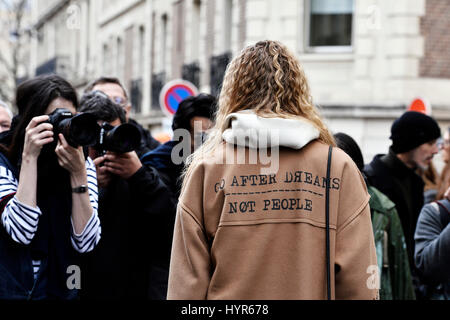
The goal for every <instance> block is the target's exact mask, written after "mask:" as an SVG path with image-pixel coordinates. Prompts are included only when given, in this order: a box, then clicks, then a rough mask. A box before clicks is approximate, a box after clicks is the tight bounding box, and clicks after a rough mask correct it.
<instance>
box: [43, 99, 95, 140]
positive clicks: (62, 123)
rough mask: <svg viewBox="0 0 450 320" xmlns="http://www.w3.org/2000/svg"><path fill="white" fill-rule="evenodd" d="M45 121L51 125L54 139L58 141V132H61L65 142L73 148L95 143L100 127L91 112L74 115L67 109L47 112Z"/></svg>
mask: <svg viewBox="0 0 450 320" xmlns="http://www.w3.org/2000/svg"><path fill="white" fill-rule="evenodd" d="M47 122H48V123H50V124H52V125H53V132H54V133H55V141H58V134H60V133H62V134H63V135H64V138H65V139H66V140H67V143H68V144H69V145H70V146H72V147H74V148H78V147H79V146H83V147H84V146H93V145H95V144H96V143H97V139H98V136H99V132H100V127H99V125H98V124H97V121H96V119H95V117H94V116H93V115H91V114H87V113H82V114H78V115H75V116H74V115H73V114H72V112H70V111H69V110H68V109H63V108H58V109H56V110H55V111H53V112H52V113H51V114H49V119H48V121H47Z"/></svg>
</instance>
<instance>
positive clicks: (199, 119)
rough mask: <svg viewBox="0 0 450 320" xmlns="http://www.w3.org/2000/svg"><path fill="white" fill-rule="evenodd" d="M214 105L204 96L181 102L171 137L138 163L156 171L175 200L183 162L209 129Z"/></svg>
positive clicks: (173, 122) (178, 190) (179, 187)
mask: <svg viewBox="0 0 450 320" xmlns="http://www.w3.org/2000/svg"><path fill="white" fill-rule="evenodd" d="M216 103H217V101H216V98H214V97H213V96H212V95H209V94H204V93H203V94H199V95H198V96H195V97H189V98H186V99H185V100H183V101H182V102H181V103H180V105H179V106H178V109H177V112H176V113H175V115H174V118H173V120H172V130H173V131H174V138H173V139H172V140H171V141H169V142H166V143H165V144H163V145H161V146H159V147H158V148H156V149H155V150H153V151H150V152H148V153H146V154H145V155H143V156H142V157H141V161H142V163H144V164H146V165H148V166H151V167H153V168H155V169H157V170H158V172H159V174H160V175H161V178H162V179H163V180H164V182H165V183H166V185H167V186H169V187H170V189H171V190H172V192H173V193H174V194H175V196H176V198H177V199H178V196H179V195H180V190H181V182H182V181H181V179H180V178H181V176H182V173H183V169H184V161H185V160H186V158H187V157H188V156H189V155H190V154H191V153H192V152H193V151H194V150H195V148H196V147H198V146H200V145H201V143H202V142H203V140H204V139H205V138H206V131H207V130H208V129H209V128H210V127H211V126H212V121H213V119H214V112H215V109H216Z"/></svg>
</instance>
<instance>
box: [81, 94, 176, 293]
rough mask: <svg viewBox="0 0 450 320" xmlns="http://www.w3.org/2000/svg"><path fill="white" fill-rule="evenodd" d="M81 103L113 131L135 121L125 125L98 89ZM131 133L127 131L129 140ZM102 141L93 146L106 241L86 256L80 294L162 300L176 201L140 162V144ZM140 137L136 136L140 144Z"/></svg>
mask: <svg viewBox="0 0 450 320" xmlns="http://www.w3.org/2000/svg"><path fill="white" fill-rule="evenodd" d="M81 106H82V107H81V110H83V111H84V112H86V113H90V114H93V115H94V116H95V117H96V118H97V120H98V123H99V124H100V125H101V126H102V127H103V128H104V129H106V131H108V130H109V133H112V132H113V130H117V131H118V130H120V129H121V127H122V126H132V125H131V124H124V122H125V116H124V111H123V109H122V108H121V107H120V106H118V105H116V104H115V103H113V102H112V101H111V100H109V99H108V97H107V96H106V95H105V94H104V93H102V92H100V91H94V92H91V93H88V94H85V95H84V96H83V98H82V101H81ZM117 131H116V132H117ZM131 133H132V132H130V134H131ZM105 134H106V133H105ZM130 134H127V135H124V136H126V137H130V139H131V135H130ZM102 140H103V141H104V144H103V145H97V146H96V147H95V148H90V154H91V156H92V157H93V158H95V160H94V162H95V164H96V166H97V174H98V180H99V186H100V190H99V216H100V218H101V219H102V228H103V232H102V242H101V243H100V244H99V246H98V247H97V248H96V250H94V251H93V252H92V253H91V254H90V255H88V256H87V257H86V259H85V264H84V268H83V272H84V276H83V280H84V281H85V282H84V283H83V285H82V286H83V291H82V298H86V299H127V298H138V299H147V298H148V299H155V300H163V299H165V298H166V292H167V281H168V268H169V258H170V248H171V241H172V234H173V233H172V232H173V224H174V218H173V217H174V211H175V201H174V199H173V197H172V196H171V192H170V190H168V188H167V187H166V185H165V184H164V183H163V182H162V181H161V180H160V178H159V176H158V173H157V172H156V170H155V169H153V168H151V167H146V166H143V165H142V164H141V162H140V161H139V158H138V157H137V154H136V152H139V148H138V150H135V151H131V152H123V153H118V152H113V151H111V150H109V146H108V145H109V144H111V145H115V144H117V142H115V141H109V140H111V138H110V137H109V136H104V137H103V138H102ZM112 140H114V139H112ZM139 141H140V136H139V135H138V137H137V145H138V146H139ZM124 142H125V143H124V145H133V144H134V142H133V141H124ZM119 149H120V148H119ZM104 151H106V154H104ZM103 154H104V155H103Z"/></svg>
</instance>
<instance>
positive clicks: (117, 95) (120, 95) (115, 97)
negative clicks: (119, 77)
mask: <svg viewBox="0 0 450 320" xmlns="http://www.w3.org/2000/svg"><path fill="white" fill-rule="evenodd" d="M96 90H99V91H101V92H103V93H105V94H106V95H107V96H108V97H109V98H110V99H111V101H113V102H114V103H116V104H118V105H120V106H121V107H122V108H124V109H125V115H126V118H127V121H128V117H129V115H130V111H131V104H130V103H129V102H128V100H127V98H126V97H125V92H123V89H122V87H121V86H119V85H118V84H116V83H102V84H97V85H96V86H95V87H94V88H93V89H92V91H96Z"/></svg>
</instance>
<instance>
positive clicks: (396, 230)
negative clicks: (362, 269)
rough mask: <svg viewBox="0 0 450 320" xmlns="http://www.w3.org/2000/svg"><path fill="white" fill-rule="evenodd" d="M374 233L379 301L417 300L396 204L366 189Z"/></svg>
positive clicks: (372, 188)
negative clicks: (378, 273)
mask: <svg viewBox="0 0 450 320" xmlns="http://www.w3.org/2000/svg"><path fill="white" fill-rule="evenodd" d="M368 191H369V194H370V197H371V198H370V201H369V205H370V211H371V215H372V226H373V233H374V236H375V247H376V251H377V261H378V267H379V269H380V270H381V276H380V300H414V299H416V296H415V293H414V287H413V283H412V277H411V271H410V270H411V269H410V267H409V262H408V253H407V251H406V242H405V236H404V234H403V229H402V225H401V222H400V218H399V217H398V213H397V210H396V209H395V204H394V203H393V202H392V201H391V200H389V198H388V197H387V196H385V195H384V194H383V193H381V192H380V191H379V190H378V189H376V188H374V187H368Z"/></svg>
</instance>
